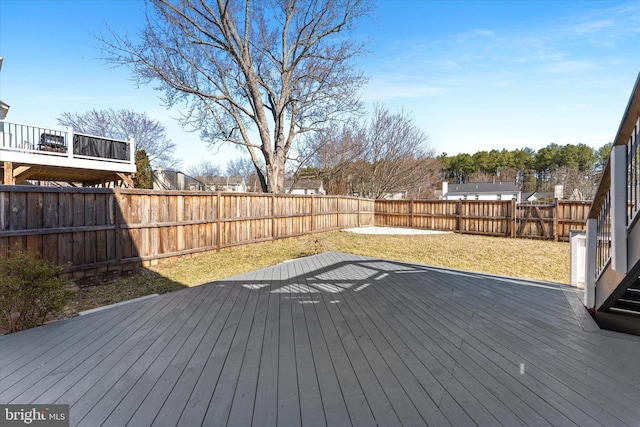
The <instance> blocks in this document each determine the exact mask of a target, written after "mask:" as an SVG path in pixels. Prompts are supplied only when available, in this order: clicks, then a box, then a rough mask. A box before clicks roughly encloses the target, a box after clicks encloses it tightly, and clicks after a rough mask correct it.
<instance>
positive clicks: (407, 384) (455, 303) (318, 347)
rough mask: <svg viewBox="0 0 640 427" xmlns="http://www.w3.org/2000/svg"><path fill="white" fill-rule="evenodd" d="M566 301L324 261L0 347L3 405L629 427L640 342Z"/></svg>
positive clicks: (106, 417) (491, 281) (172, 421)
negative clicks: (598, 323) (604, 325)
mask: <svg viewBox="0 0 640 427" xmlns="http://www.w3.org/2000/svg"><path fill="white" fill-rule="evenodd" d="M572 292H573V291H572V290H570V289H569V288H567V287H565V286H563V285H557V284H550V283H538V282H534V281H522V280H518V279H510V278H503V277H495V276H488V275H482V274H477V273H469V272H460V271H454V270H446V269H439V268H434V267H427V266H419V265H412V264H407V263H400V262H394V261H387V260H379V259H371V258H366V257H360V256H355V255H346V254H339V253H325V254H320V255H315V256H312V257H307V258H302V259H299V260H294V261H290V262H286V263H282V264H279V265H276V266H272V267H269V268H266V269H262V270H257V271H253V272H250V273H247V274H244V275H240V276H236V277H233V278H229V279H225V280H220V281H217V282H214V283H210V284H205V285H202V286H199V287H195V288H190V289H184V290H181V291H178V292H174V293H171V294H166V295H161V296H158V297H155V298H151V299H148V300H145V301H139V302H134V303H131V304H127V305H124V306H119V307H114V308H110V309H106V310H103V311H101V312H97V313H93V314H91V315H88V316H81V317H78V318H74V319H69V320H65V321H61V322H56V323H55V324H49V325H45V326H43V327H40V328H35V329H33V330H29V331H24V332H21V333H17V334H12V335H7V336H3V337H0V403H25V404H26V403H34V402H38V403H65V404H70V405H71V424H72V425H74V426H75V425H88V426H89V425H91V426H93V425H123V426H124V425H131V426H140V425H158V426H166V425H181V426H192V425H207V426H208V425H212V426H213V425H230V426H248V425H254V426H276V425H281V426H288V425H304V426H325V425H328V426H342V425H344V426H350V425H355V426H370V425H376V424H377V425H385V426H387V425H398V426H401V425H404V426H418V425H438V426H440V425H452V426H459V425H510V426H511V425H536V426H538V425H539V426H543V425H547V426H549V425H553V426H573V425H585V426H603V425H606V426H618V425H620V426H624V425H628V426H634V425H635V426H638V425H639V424H638V420H640V407H639V406H640V405H638V404H637V402H638V401H640V383H639V380H638V379H639V378H640V363H638V357H639V355H640V339H639V338H638V337H633V336H627V335H624V334H612V333H608V332H601V331H599V330H598V329H597V327H595V326H594V324H593V322H592V321H591V319H590V318H589V317H588V316H585V315H584V313H582V312H581V311H580V310H581V308H580V307H579V305H578V304H579V303H577V302H576V301H577V298H576V297H575V295H573V294H572ZM521 366H523V367H524V371H521Z"/></svg>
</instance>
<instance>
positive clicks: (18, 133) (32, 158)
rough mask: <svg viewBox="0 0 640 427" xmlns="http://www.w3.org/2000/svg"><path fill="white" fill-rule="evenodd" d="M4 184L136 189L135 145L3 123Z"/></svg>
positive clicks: (0, 147) (0, 149)
mask: <svg viewBox="0 0 640 427" xmlns="http://www.w3.org/2000/svg"><path fill="white" fill-rule="evenodd" d="M0 166H1V167H2V169H3V173H2V179H3V181H2V183H3V184H8V185H13V184H19V183H21V182H23V181H25V180H39V181H66V182H74V183H82V184H83V185H96V184H101V183H107V182H116V181H124V182H125V184H126V185H128V186H132V182H131V174H133V173H134V172H135V171H136V165H135V153H134V144H133V142H132V141H120V140H115V139H108V138H102V137H98V136H92V135H86V134H81V133H74V132H73V130H72V129H65V130H60V129H51V128H43V127H39V126H33V125H25V124H19V123H12V122H8V121H6V120H0Z"/></svg>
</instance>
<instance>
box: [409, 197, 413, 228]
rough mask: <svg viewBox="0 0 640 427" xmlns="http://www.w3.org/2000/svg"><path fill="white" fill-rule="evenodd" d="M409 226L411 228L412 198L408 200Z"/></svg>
mask: <svg viewBox="0 0 640 427" xmlns="http://www.w3.org/2000/svg"><path fill="white" fill-rule="evenodd" d="M409 227H411V228H413V199H411V200H409Z"/></svg>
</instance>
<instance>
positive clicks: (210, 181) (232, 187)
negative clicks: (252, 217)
mask: <svg viewBox="0 0 640 427" xmlns="http://www.w3.org/2000/svg"><path fill="white" fill-rule="evenodd" d="M153 189H154V190H178V191H226V192H236V193H245V192H246V191H247V185H246V183H245V180H244V178H242V177H239V176H201V177H197V178H194V177H191V176H188V175H185V174H184V173H182V172H180V171H172V170H165V169H164V168H163V167H162V166H159V167H158V169H156V170H155V171H153Z"/></svg>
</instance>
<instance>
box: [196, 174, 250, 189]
mask: <svg viewBox="0 0 640 427" xmlns="http://www.w3.org/2000/svg"><path fill="white" fill-rule="evenodd" d="M189 185H190V190H196V191H227V192H234V193H246V192H247V183H246V182H245V180H244V178H242V177H240V176H201V177H198V178H194V179H193V181H192V182H191V183H190V184H189Z"/></svg>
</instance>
